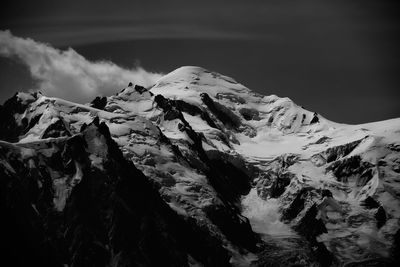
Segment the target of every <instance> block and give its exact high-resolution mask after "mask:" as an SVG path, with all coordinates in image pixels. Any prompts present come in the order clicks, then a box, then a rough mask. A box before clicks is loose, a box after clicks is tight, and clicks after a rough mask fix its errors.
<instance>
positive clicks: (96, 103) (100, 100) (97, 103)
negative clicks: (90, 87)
mask: <svg viewBox="0 0 400 267" xmlns="http://www.w3.org/2000/svg"><path fill="white" fill-rule="evenodd" d="M106 105H107V97H105V96H103V97H100V96H96V98H95V99H93V101H92V102H91V103H90V106H91V107H92V108H97V109H101V110H104V108H105V107H106Z"/></svg>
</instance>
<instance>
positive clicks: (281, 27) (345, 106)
mask: <svg viewBox="0 0 400 267" xmlns="http://www.w3.org/2000/svg"><path fill="white" fill-rule="evenodd" d="M6 2H7V1H6ZM397 16H398V5H397V4H396V2H395V1H378V0H346V1H345V0H306V1H289V0H287V1H282V0H279V1H278V0H277V1H268V0H262V1H255V0H253V1H252V0H248V1H244V0H240V1H239V0H231V1H218V0H212V1H205V0H202V1H198V0H196V1H190V0H182V1H180V0H179V1H178V0H173V1H171V0H170V1H165V0H163V1H151V0H146V1H128V0H127V1H103V0H96V1H94V0H93V1H92V0H89V1H83V0H81V1H54V0H49V1H44V0H37V1H20V0H13V1H10V2H9V3H4V4H2V8H1V9H0V30H10V31H11V33H10V35H7V34H4V32H3V39H2V41H0V51H1V49H2V48H3V53H2V57H0V73H1V75H0V90H1V91H0V102H4V100H5V99H7V98H8V97H10V96H11V95H12V94H13V93H14V92H15V91H16V90H28V89H30V88H36V87H38V85H39V86H45V87H47V88H53V87H54V88H55V87H57V88H61V89H58V90H59V91H56V90H55V89H54V90H53V89H52V90H50V89H49V90H48V92H50V93H51V94H54V95H58V96H63V97H65V98H68V97H69V98H70V99H73V100H75V101H76V100H77V99H76V98H78V97H81V99H82V102H85V101H86V100H87V99H88V98H90V97H92V94H97V93H101V94H107V93H111V92H112V89H110V88H112V87H114V86H115V87H118V88H115V91H118V90H120V89H121V88H119V87H120V86H121V85H122V84H126V83H127V82H129V81H126V80H127V79H136V80H137V81H138V82H142V83H151V81H152V79H156V78H157V77H158V76H157V75H158V74H159V73H168V72H170V71H172V70H173V69H175V68H177V67H179V66H182V65H199V66H202V67H205V68H208V69H210V70H213V71H217V72H220V73H223V74H225V75H228V76H231V77H233V78H234V79H236V80H237V81H239V82H241V83H242V84H244V85H246V86H247V87H249V88H251V89H253V90H255V91H257V92H260V93H263V94H267V95H268V94H277V95H278V96H288V97H290V98H292V99H293V100H294V101H295V102H296V103H297V104H299V105H302V106H305V107H306V108H307V109H309V110H312V111H317V112H319V113H321V114H322V115H324V116H325V117H327V118H329V119H331V120H335V121H338V122H346V123H361V122H369V121H376V120H383V119H389V118H394V117H400V107H399V99H400V97H399V96H400V93H399V92H400V90H399V82H400V75H399V69H400V68H399V62H400V61H399V59H400V58H399V51H398V46H400V45H399V40H398V39H399V29H400V27H399V23H398V20H397ZM26 38H31V39H33V40H34V41H32V40H30V42H28V41H27V40H28V39H26ZM43 43H46V44H47V45H44V44H43ZM2 46H3V47H2ZM69 47H71V48H72V49H69V50H68V48H69ZM49 55H51V56H49ZM105 61H108V62H105ZM60 62H61V63H62V64H61V63H60ZM58 63H60V64H58ZM54 66H57V67H56V68H54ZM75 66H79V67H77V68H76V67H75ZM139 66H140V67H139ZM71 69H72V70H73V73H67V72H68V71H69V70H71ZM106 70H111V72H110V73H109V75H108V76H107V77H103V76H104V75H103V74H102V73H103V72H104V71H106ZM121 73H122V74H121ZM31 76H33V77H34V79H33V78H32V77H31ZM99 77H103V78H99ZM75 79H81V80H80V81H75ZM68 81H70V84H69V86H67V85H68V84H67V82H68ZM100 85H102V86H100ZM85 86H88V89H87V92H85V94H77V92H79V91H81V89H82V88H84V87H85ZM71 87H74V88H75V91H74V89H73V88H71ZM98 87H101V88H100V89H98V90H97V89H96V88H98ZM69 90H71V91H69ZM71 92H72V93H71Z"/></svg>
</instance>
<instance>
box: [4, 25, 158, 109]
mask: <svg viewBox="0 0 400 267" xmlns="http://www.w3.org/2000/svg"><path fill="white" fill-rule="evenodd" d="M0 55H1V56H5V57H12V58H15V57H16V58H18V59H20V60H21V61H22V62H23V63H24V64H26V65H27V66H28V68H29V70H30V73H31V75H32V77H33V78H35V79H36V80H37V81H38V83H39V88H37V89H39V90H41V91H42V92H44V93H45V94H46V95H48V96H56V97H60V98H63V99H68V100H71V101H76V102H88V101H91V100H92V99H93V98H94V97H95V96H97V95H112V94H114V93H116V92H118V91H119V90H121V89H122V88H124V87H126V86H127V84H128V83H129V82H133V83H135V84H140V85H142V86H145V87H147V86H151V85H152V84H154V83H155V82H156V80H158V79H159V78H160V77H161V74H157V73H151V72H148V71H146V70H144V69H143V68H141V67H136V68H134V69H125V68H122V67H120V66H117V65H116V64H114V63H112V62H109V61H95V62H91V61H89V60H87V59H85V58H84V57H83V56H81V55H80V54H78V53H77V52H76V51H74V50H73V49H72V48H69V49H67V50H59V49H56V48H53V47H51V46H50V45H48V44H43V43H39V42H36V41H34V40H32V39H29V38H26V39H25V38H20V37H16V36H14V35H12V33H11V32H10V31H0Z"/></svg>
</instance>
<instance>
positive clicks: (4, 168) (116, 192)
mask: <svg viewBox="0 0 400 267" xmlns="http://www.w3.org/2000/svg"><path fill="white" fill-rule="evenodd" d="M128 83H129V81H127V84H128ZM116 89H118V88H116ZM121 89H122V88H121ZM0 140H1V141H0V214H1V219H0V236H1V238H0V243H1V247H0V251H1V254H2V255H1V259H2V261H3V262H10V263H13V264H11V265H10V266H393V265H395V264H399V262H396V261H400V230H399V229H400V118H399V119H392V120H387V121H381V122H374V123H368V124H362V125H346V124H340V123H336V122H332V121H329V120H328V119H326V118H324V117H322V116H321V115H320V114H318V113H316V112H313V111H308V110H306V109H304V108H303V107H301V106H298V105H296V104H295V103H293V102H292V101H291V100H290V99H289V98H280V97H278V96H275V95H269V96H264V95H260V94H257V93H255V92H253V91H251V90H250V89H248V88H246V87H245V86H243V85H241V84H239V83H237V82H236V81H235V80H233V79H232V78H229V77H226V76H224V75H221V74H218V73H215V72H211V71H208V70H205V69H203V68H200V67H181V68H179V69H177V70H175V71H173V72H171V73H169V74H167V75H165V76H163V77H162V78H161V79H159V80H158V81H157V83H156V84H154V85H153V86H151V87H150V88H144V87H142V86H140V85H134V84H131V83H129V85H128V86H127V87H126V88H124V89H122V90H120V92H119V93H117V94H115V95H112V96H99V97H96V98H95V99H94V100H93V101H92V102H91V103H88V104H85V105H82V104H77V103H72V102H69V101H66V100H63V99H59V98H54V97H48V96H45V95H43V94H42V93H40V92H33V93H16V94H15V95H14V96H13V97H12V98H11V99H9V100H8V101H6V102H5V103H4V105H3V106H0Z"/></svg>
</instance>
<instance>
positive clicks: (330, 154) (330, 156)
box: [323, 139, 362, 163]
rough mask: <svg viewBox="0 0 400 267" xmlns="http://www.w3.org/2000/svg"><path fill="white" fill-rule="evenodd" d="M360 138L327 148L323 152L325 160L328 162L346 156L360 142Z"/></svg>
mask: <svg viewBox="0 0 400 267" xmlns="http://www.w3.org/2000/svg"><path fill="white" fill-rule="evenodd" d="M361 141H362V139H361V140H356V141H354V142H351V143H348V144H345V145H342V146H335V147H332V148H328V149H327V150H326V151H325V152H324V153H323V154H324V157H325V158H326V162H327V163H330V162H333V161H335V160H338V159H340V158H342V157H345V156H347V155H348V154H350V153H351V151H353V150H354V149H355V148H356V147H357V146H358V145H359V144H360V143H361Z"/></svg>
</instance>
